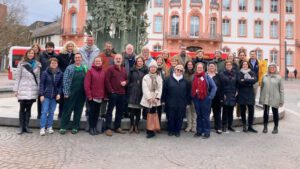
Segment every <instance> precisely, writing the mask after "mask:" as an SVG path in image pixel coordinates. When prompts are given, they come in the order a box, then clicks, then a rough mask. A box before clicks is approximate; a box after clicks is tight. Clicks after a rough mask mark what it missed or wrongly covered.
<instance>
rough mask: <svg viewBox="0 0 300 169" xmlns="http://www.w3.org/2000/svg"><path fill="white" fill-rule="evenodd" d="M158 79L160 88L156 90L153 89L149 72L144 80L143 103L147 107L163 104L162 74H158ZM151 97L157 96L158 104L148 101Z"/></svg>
mask: <svg viewBox="0 0 300 169" xmlns="http://www.w3.org/2000/svg"><path fill="white" fill-rule="evenodd" d="M156 80H157V83H158V88H157V89H156V90H155V91H151V90H150V89H151V78H150V74H147V75H145V76H144V78H143V82H142V90H143V97H142V100H141V105H142V106H144V107H147V108H152V107H153V106H155V107H156V106H160V105H161V96H162V89H163V81H162V78H161V77H160V76H156ZM151 98H157V99H159V101H158V102H157V104H155V105H153V104H150V103H149V102H148V100H149V99H151Z"/></svg>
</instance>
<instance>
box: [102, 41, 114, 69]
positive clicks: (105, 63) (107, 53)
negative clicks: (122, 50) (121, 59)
mask: <svg viewBox="0 0 300 169" xmlns="http://www.w3.org/2000/svg"><path fill="white" fill-rule="evenodd" d="M112 49H113V45H112V43H111V42H109V41H107V42H105V44H104V51H103V52H101V53H100V54H99V56H100V57H101V60H102V69H103V70H107V69H108V68H109V66H111V65H113V64H114V57H115V54H113V53H112Z"/></svg>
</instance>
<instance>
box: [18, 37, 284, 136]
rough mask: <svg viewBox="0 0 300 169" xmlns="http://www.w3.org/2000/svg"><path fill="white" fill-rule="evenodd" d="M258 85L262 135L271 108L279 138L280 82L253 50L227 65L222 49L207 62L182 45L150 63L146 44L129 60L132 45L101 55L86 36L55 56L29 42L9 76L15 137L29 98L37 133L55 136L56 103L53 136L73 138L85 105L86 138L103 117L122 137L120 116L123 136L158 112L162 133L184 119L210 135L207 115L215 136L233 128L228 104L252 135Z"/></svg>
mask: <svg viewBox="0 0 300 169" xmlns="http://www.w3.org/2000/svg"><path fill="white" fill-rule="evenodd" d="M258 86H260V88H261V91H260V99H259V103H260V104H262V105H263V106H264V129H263V132H264V133H266V132H267V131H268V128H267V125H268V117H269V110H270V108H272V112H273V116H274V124H275V126H274V129H273V131H272V132H273V133H278V121H279V114H278V108H279V107H280V106H282V105H283V103H284V100H283V85H282V80H281V77H280V75H279V74H278V71H277V66H276V65H275V64H273V63H271V64H269V66H268V69H267V70H265V71H264V68H263V66H262V64H261V62H260V61H259V60H258V59H257V58H256V52H255V51H251V52H250V59H249V60H248V59H247V57H246V52H245V51H240V52H239V56H238V57H234V56H233V55H232V54H229V55H228V58H227V59H226V60H225V59H223V58H222V53H221V51H216V52H215V59H214V60H211V61H208V60H206V59H204V52H203V51H202V50H198V51H197V52H196V57H195V58H191V57H190V56H189V55H188V54H187V53H186V47H184V46H182V47H181V51H180V53H179V54H178V55H175V56H173V57H171V56H170V54H169V52H168V51H167V50H163V51H162V53H161V55H159V56H157V57H155V58H154V57H152V56H151V55H150V50H149V48H147V47H143V48H142V51H141V53H140V54H139V55H136V54H135V52H134V46H133V45H131V44H128V45H127V46H126V48H125V50H124V52H123V53H122V54H118V53H115V52H114V50H113V44H112V43H111V42H106V43H105V45H104V50H103V51H102V52H100V50H99V48H98V47H97V46H96V45H95V44H94V38H93V37H92V36H89V37H87V42H86V45H85V46H83V47H81V48H80V49H77V47H76V44H75V43H74V42H67V43H66V44H65V45H64V47H63V49H62V51H61V52H60V54H59V55H57V54H56V53H55V51H54V44H53V43H52V42H47V43H46V46H45V51H43V52H42V51H41V49H40V46H39V45H37V44H35V45H33V46H32V48H31V49H29V50H28V51H27V52H26V54H25V56H24V57H23V59H22V61H21V62H20V63H19V65H18V68H17V73H16V83H15V86H14V91H15V95H16V97H17V98H18V101H19V103H20V111H19V120H20V128H19V130H18V134H22V133H24V132H26V133H31V130H30V129H29V127H28V125H29V120H30V116H31V107H32V104H33V103H34V102H35V101H36V100H38V101H37V102H38V118H40V128H41V129H40V135H42V136H44V135H46V133H49V134H52V133H53V132H54V131H53V128H52V126H53V118H54V112H55V109H56V105H57V103H58V104H59V115H58V117H59V119H60V130H59V133H60V134H65V133H66V132H67V130H68V129H71V133H72V134H76V133H77V132H78V130H79V127H80V119H81V116H82V112H83V107H84V105H85V107H86V116H87V119H88V126H89V127H88V132H89V133H90V134H91V135H97V134H99V133H101V132H102V131H98V130H97V123H98V119H99V116H103V117H105V125H104V126H103V128H104V130H103V131H104V132H105V134H106V135H107V136H112V135H113V131H114V132H115V133H120V134H125V133H126V132H125V131H124V130H123V129H122V128H121V120H122V118H123V115H124V114H126V113H129V118H130V125H131V126H130V129H129V133H139V132H140V131H139V123H140V119H141V117H142V118H143V119H147V116H148V115H151V114H154V113H157V115H158V120H159V123H160V122H161V116H162V113H163V112H165V113H166V117H167V125H168V135H169V136H173V135H174V136H176V137H179V136H180V131H181V128H182V124H183V119H184V118H186V119H187V127H186V128H185V131H186V132H194V133H195V137H203V138H209V137H210V133H211V126H210V113H211V111H212V112H213V118H214V129H215V131H216V133H218V134H221V133H222V132H227V131H228V130H229V131H232V132H234V131H235V129H234V128H233V127H232V122H233V111H234V107H236V109H237V113H238V115H240V116H241V117H242V123H243V131H244V132H253V133H257V131H256V130H255V129H254V128H253V120H254V112H255V97H256V92H257V89H258ZM114 109H115V120H114V123H113V124H112V117H113V115H112V114H113V110H114ZM247 110H248V120H247V119H246V114H247V113H246V112H247ZM72 113H73V121H72V122H70V119H71V115H72ZM100 114H101V115H100ZM157 132H160V131H159V130H158V131H156V130H151V129H147V132H146V133H147V138H152V137H154V136H155V135H156V133H157Z"/></svg>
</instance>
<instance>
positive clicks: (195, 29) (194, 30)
mask: <svg viewBox="0 0 300 169" xmlns="http://www.w3.org/2000/svg"><path fill="white" fill-rule="evenodd" d="M199 20H200V19H199V16H191V21H190V36H199Z"/></svg>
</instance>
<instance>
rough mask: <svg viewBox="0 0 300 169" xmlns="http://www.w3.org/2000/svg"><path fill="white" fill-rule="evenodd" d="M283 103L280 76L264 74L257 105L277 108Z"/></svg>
mask: <svg viewBox="0 0 300 169" xmlns="http://www.w3.org/2000/svg"><path fill="white" fill-rule="evenodd" d="M283 103H284V91H283V82H282V78H281V76H280V75H279V74H278V73H276V74H270V73H268V74H266V75H264V77H263V79H262V85H261V90H260V97H259V104H262V105H268V106H271V107H274V108H278V107H279V106H280V104H283Z"/></svg>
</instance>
